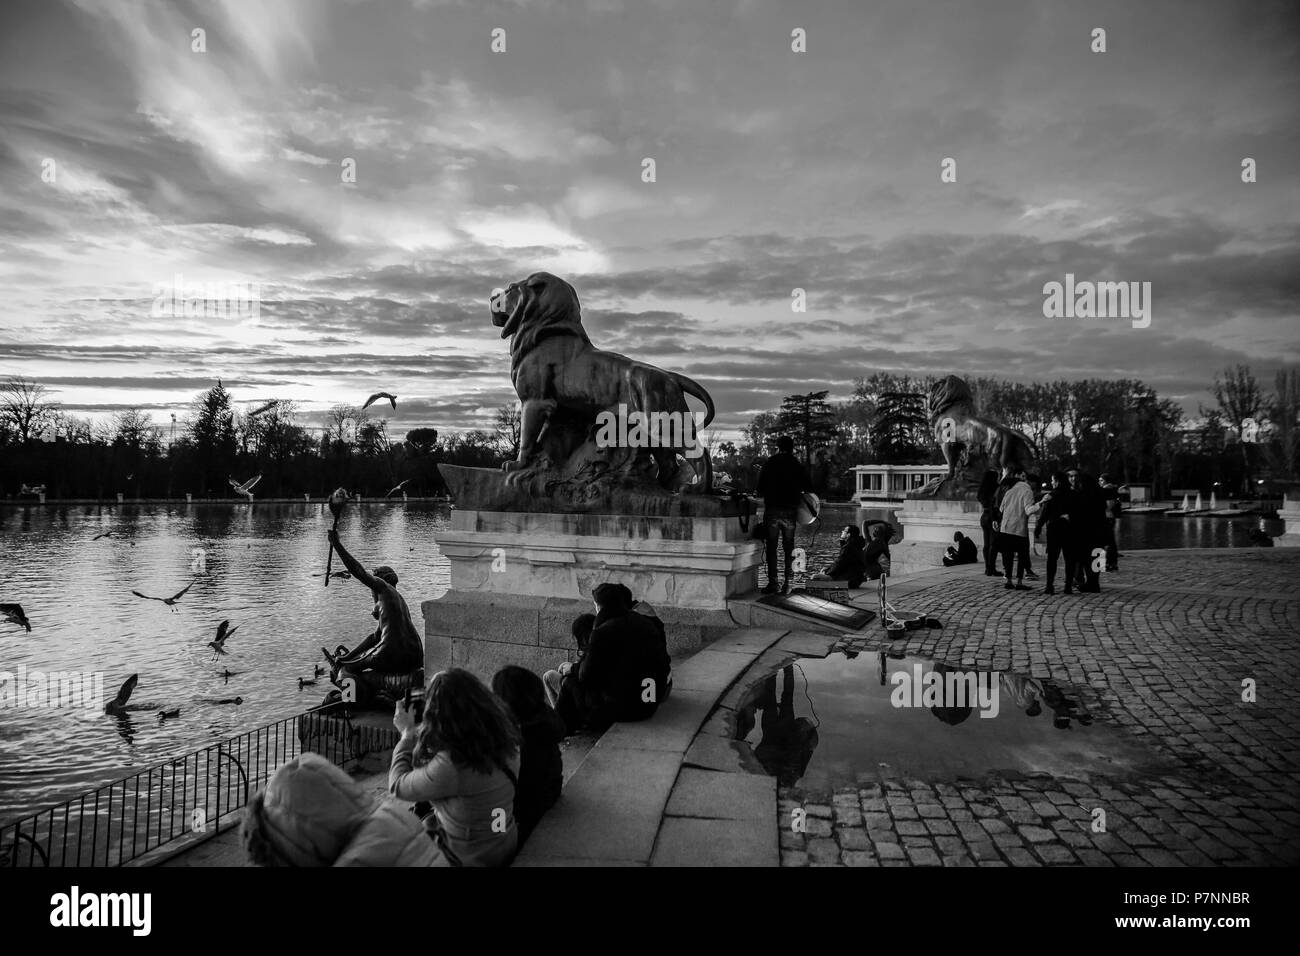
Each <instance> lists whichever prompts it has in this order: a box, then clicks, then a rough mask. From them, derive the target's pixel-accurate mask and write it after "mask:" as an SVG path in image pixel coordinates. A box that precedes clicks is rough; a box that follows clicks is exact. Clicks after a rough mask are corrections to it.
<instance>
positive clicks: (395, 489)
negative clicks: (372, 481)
mask: <svg viewBox="0 0 1300 956" xmlns="http://www.w3.org/2000/svg"><path fill="white" fill-rule="evenodd" d="M410 481H411V479H410V478H407V479H406V481H403V482H399V483H398V485H397V487H396V488H394V489H392V490H391V491H390V492H388V494H386V495H384V497H385V498H391V497H393V495H395V494H397V493H398V492H399V491H401V490H402V489H403V488H405V487H406V486H407V485H408V484H409V483H410Z"/></svg>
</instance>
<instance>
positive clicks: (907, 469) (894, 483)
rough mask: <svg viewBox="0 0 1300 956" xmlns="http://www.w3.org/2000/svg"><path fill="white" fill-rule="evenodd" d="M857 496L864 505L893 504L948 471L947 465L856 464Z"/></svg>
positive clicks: (892, 505) (881, 505)
mask: <svg viewBox="0 0 1300 956" xmlns="http://www.w3.org/2000/svg"><path fill="white" fill-rule="evenodd" d="M853 472H854V474H855V476H856V478H855V489H854V492H853V500H854V501H856V502H857V503H858V506H859V507H861V508H893V507H898V506H899V505H901V504H902V503H903V500H904V498H905V497H906V495H907V493H908V492H909V491H915V490H916V489H917V488H922V487H924V486H925V485H927V484H928V483H929V482H930V481H932V480H933V479H935V478H943V477H945V476H947V474H948V467H947V466H946V465H855V466H854V467H853Z"/></svg>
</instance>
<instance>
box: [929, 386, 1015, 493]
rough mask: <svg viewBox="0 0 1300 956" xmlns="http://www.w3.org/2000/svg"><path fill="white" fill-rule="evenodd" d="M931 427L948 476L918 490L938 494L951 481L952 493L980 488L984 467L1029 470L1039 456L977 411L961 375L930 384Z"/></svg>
mask: <svg viewBox="0 0 1300 956" xmlns="http://www.w3.org/2000/svg"><path fill="white" fill-rule="evenodd" d="M928 406H929V412H930V428H931V431H932V432H933V434H934V439H935V441H936V442H937V443H938V445H939V447H940V449H942V451H943V460H944V462H945V464H947V466H948V477H947V478H945V479H941V480H939V481H933V482H931V483H930V484H928V485H926V486H925V488H922V489H920V491H921V493H922V494H927V495H937V494H939V491H940V489H941V488H942V487H943V486H944V484H945V483H947V482H949V481H953V480H954V479H956V482H957V484H958V485H959V486H960V487H959V488H953V489H950V490H952V491H955V492H960V491H965V490H969V489H971V488H975V487H978V486H979V482H980V479H981V478H982V477H983V475H984V472H985V470H987V469H993V470H994V471H998V472H1001V471H1003V470H1004V469H1006V468H1011V469H1013V470H1014V469H1019V468H1024V469H1025V470H1026V471H1030V470H1032V468H1033V464H1034V461H1035V460H1036V459H1037V457H1038V451H1037V449H1036V448H1035V447H1034V443H1033V442H1032V441H1031V440H1030V439H1029V437H1028V436H1027V435H1025V433H1024V432H1022V431H1019V430H1018V429H1015V428H1011V427H1010V426H1008V425H1004V424H1002V423H1001V422H997V421H993V420H992V419H989V418H982V417H980V416H979V415H978V414H976V409H975V396H974V394H973V393H972V392H971V389H970V386H969V385H968V384H967V383H966V381H965V379H961V378H958V377H957V376H956V375H948V376H946V377H944V378H941V379H939V380H938V381H936V382H935V383H934V385H932V386H931V388H930V395H929V400H928Z"/></svg>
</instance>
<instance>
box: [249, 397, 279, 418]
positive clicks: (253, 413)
mask: <svg viewBox="0 0 1300 956" xmlns="http://www.w3.org/2000/svg"><path fill="white" fill-rule="evenodd" d="M279 404H280V400H279V399H278V398H275V399H272V400H271V401H269V402H267V403H266V404H265V405H263V406H262V407H261V408H255V409H253V410H252V411H251V412H249V413H248V417H249V418H256V417H257V416H258V415H261V414H262V413H263V412H269V411H270V410H271V409H273V408H275V406H277V405H279Z"/></svg>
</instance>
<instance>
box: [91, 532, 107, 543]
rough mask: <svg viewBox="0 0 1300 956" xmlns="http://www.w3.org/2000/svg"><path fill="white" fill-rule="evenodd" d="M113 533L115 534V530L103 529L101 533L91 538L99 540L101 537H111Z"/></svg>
mask: <svg viewBox="0 0 1300 956" xmlns="http://www.w3.org/2000/svg"><path fill="white" fill-rule="evenodd" d="M112 534H113V532H111V531H101V532H100V533H99V534H97V535H95V536H94V537H93V538H91V539H90V540H91V541H98V540H99V539H100V538H108V537H111V536H112Z"/></svg>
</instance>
